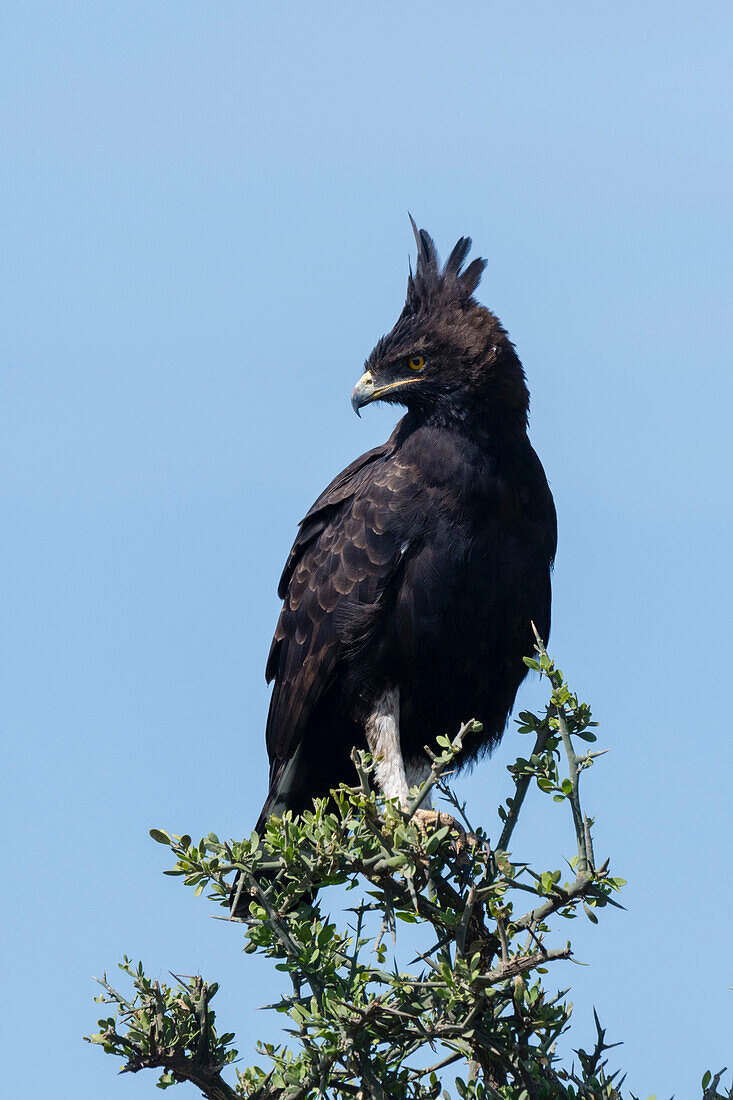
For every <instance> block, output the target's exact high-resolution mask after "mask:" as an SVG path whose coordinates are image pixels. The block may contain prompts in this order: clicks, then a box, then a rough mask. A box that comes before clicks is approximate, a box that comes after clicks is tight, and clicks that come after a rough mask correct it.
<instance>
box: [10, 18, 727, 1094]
mask: <svg viewBox="0 0 733 1100" xmlns="http://www.w3.org/2000/svg"><path fill="white" fill-rule="evenodd" d="M732 55H733V9H732V8H731V5H730V3H729V2H727V0H725V2H709V3H703V4H682V3H675V2H670V0H666V2H660V0H652V2H650V3H647V4H644V5H639V4H636V3H630V2H621V3H617V4H612V5H611V4H606V5H601V4H589V3H587V2H580V0H578V2H573V3H570V2H562V0H557V2H555V3H552V4H549V3H540V2H524V3H521V4H515V3H510V2H509V0H505V2H502V3H495V2H489V0H482V2H466V3H460V4H450V5H449V4H441V3H435V2H429V0H421V2H420V3H417V2H414V0H405V2H403V3H399V4H394V3H384V2H372V3H369V4H360V5H356V4H337V3H328V4H327V3H318V2H315V3H310V4H298V3H280V2H271V3H267V4H264V3H254V2H250V0H237V2H222V0H215V2H209V3H202V2H199V3H193V2H190V0H175V3H174V2H172V0H161V2H158V3H156V4H151V3H149V2H147V0H146V2H143V0H140V2H130V0H118V2H116V3H114V4H112V3H103V4H100V3H98V2H90V0H86V2H76V3H61V2H58V3H53V2H44V3H39V2H33V0H26V2H24V3H22V4H14V5H10V6H6V10H5V12H4V14H3V16H2V26H1V27H0V123H1V132H2V144H3V150H2V165H3V167H2V172H1V173H0V242H1V244H0V247H1V249H2V257H3V260H2V272H1V273H0V281H1V282H2V286H1V287H0V356H1V360H2V401H1V407H0V417H1V418H2V426H1V439H0V448H1V449H2V470H3V474H2V495H3V514H4V518H3V528H4V534H3V537H2V540H1V541H0V558H1V559H2V563H1V567H2V575H3V578H4V583H3V592H4V594H3V598H2V633H1V638H2V659H1V660H0V678H1V681H2V683H1V684H0V688H1V690H0V699H1V702H0V707H1V714H2V732H3V736H4V739H5V748H4V749H3V756H4V760H3V763H4V767H3V772H4V795H3V806H2V813H3V817H4V818H5V828H4V833H3V835H4V837H5V853H4V863H5V871H4V875H3V890H4V894H5V900H4V916H3V932H4V934H3V939H4V945H5V952H4V956H5V957H4V962H3V977H4V979H5V982H6V985H7V988H8V989H9V990H10V993H9V994H8V993H6V997H5V1003H6V1005H7V1006H9V1007H8V1012H9V1013H10V1015H9V1016H8V1017H7V1019H6V1025H7V1028H9V1029H10V1030H9V1031H8V1032H7V1035H6V1037H7V1038H8V1039H9V1040H10V1041H11V1042H12V1045H13V1058H12V1059H10V1060H8V1059H6V1060H5V1063H4V1068H3V1077H4V1081H3V1086H4V1089H5V1091H7V1094H8V1095H16V1094H19V1093H20V1092H21V1091H22V1092H23V1094H24V1095H31V1094H33V1087H32V1086H30V1093H29V1091H28V1090H29V1086H28V1084H27V1082H28V1076H29V1074H30V1077H31V1079H32V1078H33V1077H34V1075H35V1074H36V1073H37V1074H38V1094H39V1095H40V1094H41V1090H42V1089H43V1090H45V1091H48V1089H49V1088H50V1089H51V1091H52V1092H53V1095H54V1098H55V1100H64V1098H66V1097H74V1098H77V1097H87V1096H97V1095H103V1096H105V1097H109V1098H110V1100H111V1098H117V1097H120V1098H128V1100H134V1098H135V1097H144V1096H150V1095H151V1090H152V1089H153V1087H154V1079H153V1077H152V1075H149V1076H148V1077H147V1078H146V1077H145V1076H140V1077H138V1078H116V1077H115V1066H114V1063H113V1061H112V1060H111V1059H107V1058H105V1057H104V1056H103V1055H101V1054H100V1053H99V1052H98V1051H95V1050H90V1049H89V1048H88V1047H85V1046H83V1045H82V1043H81V1035H82V1034H84V1033H85V1032H87V1031H89V1030H90V1029H93V1027H94V1022H95V1020H96V1012H95V1007H94V1006H93V1004H92V996H93V993H94V987H93V985H92V981H91V976H92V975H93V974H95V973H96V974H98V973H100V972H101V971H102V969H103V968H105V967H106V968H107V969H108V970H112V969H113V967H114V963H115V961H116V960H117V959H118V958H119V957H120V956H121V954H122V953H123V952H124V951H127V952H129V953H130V954H132V955H134V956H135V957H136V958H137V957H141V958H143V960H144V961H145V963H146V965H147V966H148V968H149V969H150V971H152V972H153V973H160V974H162V975H165V973H166V971H167V970H168V969H172V970H178V971H179V972H180V971H182V972H185V973H192V972H194V971H195V970H197V969H200V970H202V971H203V973H204V974H205V975H208V976H210V977H217V978H219V979H220V980H221V981H222V992H221V994H220V997H219V1002H220V1010H221V1014H222V1020H223V1021H226V1024H227V1027H229V1026H231V1027H232V1028H236V1030H237V1031H238V1034H239V1037H240V1046H241V1049H242V1051H243V1053H245V1055H246V1054H248V1053H249V1050H250V1046H251V1043H252V1041H253V1038H254V1036H255V1035H256V1034H264V1033H267V1032H268V1029H269V1032H270V1034H271V1033H272V1030H273V1029H274V1027H275V1025H276V1023H277V1020H276V1019H275V1018H272V1019H267V1018H266V1017H263V1015H262V1014H257V1013H256V1012H255V1011H254V1005H256V1004H257V1003H261V1002H262V1000H263V999H265V998H266V995H267V983H268V981H269V976H270V974H271V971H270V969H269V967H268V966H267V965H266V964H264V963H262V964H260V963H258V962H257V961H256V960H252V959H251V958H249V957H245V956H243V955H241V953H240V950H239V935H238V933H237V931H236V930H234V929H233V928H231V927H230V926H227V925H224V924H219V923H216V922H213V921H210V920H208V918H207V912H208V908H207V905H206V903H205V902H203V901H198V902H194V900H193V898H192V897H191V896H190V895H189V894H188V893H184V892H183V891H182V890H181V888H180V887H179V885H178V884H177V883H176V882H175V881H173V880H171V879H166V878H164V877H162V876H161V874H160V871H161V870H162V868H163V866H165V865H166V864H165V853H164V851H163V849H161V848H159V847H157V846H156V845H155V844H153V843H152V842H151V841H149V840H148V839H147V830H148V828H149V827H150V826H151V825H157V826H162V827H166V828H169V829H172V830H176V831H179V832H183V831H189V832H191V833H194V834H201V833H204V832H208V831H209V830H210V829H214V830H216V831H217V832H219V833H221V834H240V835H241V834H244V833H248V832H249V829H250V827H251V825H252V822H253V820H254V818H255V817H256V814H257V811H258V809H259V806H260V803H261V801H262V797H263V793H264V786H265V774H266V758H265V751H264V745H263V723H264V716H265V713H266V707H267V691H266V688H265V685H264V679H263V666H264V660H265V657H266V653H267V649H268V646H269V641H270V634H271V630H272V627H273V625H274V621H275V617H276V614H277V600H276V596H275V585H276V581H277V577H278V575H279V571H280V567H281V565H282V562H283V559H284V556H285V554H286V552H287V550H288V548H289V545H290V541H291V538H292V536H293V534H294V530H295V523H296V521H297V520H298V519H299V518H300V516H301V515H302V514H303V513H304V512H305V510H306V509H307V508H308V507H309V505H310V503H311V501H312V500H313V499H314V497H315V496H316V495H317V494H318V492H319V491H320V490H321V488H322V487H323V486H324V485H325V484H326V482H327V481H328V480H329V479H330V478H331V476H332V475H333V474H334V473H336V472H337V471H338V470H339V469H340V468H341V467H342V466H343V465H345V464H346V462H348V461H349V460H350V459H351V458H353V457H355V456H356V455H357V454H359V453H360V452H361V451H363V450H365V449H367V448H368V447H370V446H373V445H374V444H375V443H377V442H378V441H380V440H381V439H383V438H384V437H385V435H386V434H387V433H388V432H389V430H390V427H391V424H392V423H393V420H394V412H393V411H392V412H390V411H389V410H379V409H370V410H367V413H366V414H365V416H364V418H363V419H362V420H361V421H358V420H357V419H356V418H355V417H354V415H353V413H352V411H351V408H350V405H349V392H350V389H351V387H352V386H353V384H354V382H355V380H356V379H357V378H358V376H359V374H360V372H361V364H362V362H363V360H364V357H365V356H366V354H367V353H368V352H369V351H370V349H371V347H372V345H373V343H374V341H375V339H376V338H377V337H378V336H379V335H380V334H381V333H382V332H384V331H385V330H388V329H389V328H390V327H391V325H392V323H393V321H394V319H395V317H396V315H397V313H398V311H399V309H400V306H401V303H402V301H403V296H404V289H405V280H406V274H407V261H408V255H409V253H410V249H411V247H412V245H411V234H410V230H409V224H408V221H407V215H406V211H407V209H408V208H409V209H410V210H411V211H412V212H413V213H414V214H415V216H416V218H417V219H418V220H419V222H420V223H421V224H422V225H425V226H426V227H427V228H428V229H429V230H430V231H431V232H432V233H433V234H434V235H435V237H436V240H437V242H438V244H439V247H440V248H441V250H442V252H443V254H444V255H445V254H446V252H447V250H448V249H449V248H450V247H451V246H452V244H453V243H454V241H455V240H456V238H457V237H458V236H459V235H461V234H464V233H467V234H470V235H471V236H472V237H473V238H474V242H475V247H476V249H477V251H478V252H479V253H480V254H483V255H485V256H487V257H488V258H489V267H488V270H487V273H486V275H485V278H484V282H483V284H482V289H481V296H482V300H483V301H485V302H486V303H487V304H489V305H490V306H491V307H492V308H494V309H495V310H496V312H497V313H498V314H499V316H500V317H501V318H502V319H503V321H504V323H505V324H506V326H507V327H508V328H509V330H510V332H511V334H512V337H513V339H514V340H515V342H516V344H517V347H518V350H519V352H520V355H521V356H522V359H523V361H524V363H525V366H526V370H527V374H528V378H529V382H530V388H531V391H532V438H533V441H534V443H535V446H536V448H537V450H538V451H539V453H540V454H541V456H542V459H543V461H544V464H545V467H546V469H547V471H548V475H549V477H550V479H551V483H552V487H553V490H554V493H555V497H556V501H557V506H558V512H559V518H560V547H559V552H558V559H557V569H556V581H555V625H554V632H553V638H552V646H551V648H552V650H553V652H554V653H555V654H556V655H557V656H558V658H559V659H560V661H561V664H562V665H563V667H564V668H565V669H566V671H567V672H568V674H569V675H570V677H571V680H572V682H573V684H574V685H576V686H577V688H578V690H579V691H580V692H581V693H582V694H583V695H584V696H585V697H586V698H588V699H589V700H590V701H591V703H592V704H593V706H594V710H595V713H596V717H597V718H598V719H599V720H600V721H601V722H602V731H601V737H602V741H603V743H604V744H605V745H608V746H610V747H611V748H612V750H613V751H612V752H611V753H609V754H608V756H606V757H604V760H603V762H602V766H599V767H598V768H597V769H596V770H595V771H594V772H593V773H591V774H590V775H589V776H588V780H587V782H586V802H587V806H588V809H589V810H590V811H591V812H595V813H596V815H597V817H598V826H597V830H596V832H597V850H598V852H599V853H600V854H604V855H605V854H606V852H610V854H611V855H612V856H613V866H614V868H615V870H616V872H617V873H618V874H620V875H623V876H624V877H625V878H627V879H628V880H629V887H628V889H627V891H626V898H625V901H626V904H627V906H628V911H627V912H626V913H625V914H624V913H613V914H609V915H608V916H607V918H606V919H605V920H603V922H602V924H601V926H600V928H598V929H593V928H591V926H590V925H585V924H584V923H582V922H580V921H578V922H576V924H575V925H574V926H573V931H574V932H575V941H574V942H575V946H576V949H577V952H578V956H579V957H580V958H582V959H584V960H585V961H586V962H588V963H589V964H590V965H589V966H588V967H587V968H585V969H583V968H578V967H572V966H569V967H567V968H566V970H565V971H558V972H557V974H558V977H557V980H558V982H564V983H565V984H567V983H570V982H572V984H573V999H574V1000H575V1002H576V1005H577V1017H576V1022H575V1029H576V1030H575V1031H574V1033H573V1039H575V1040H577V1042H576V1043H574V1044H569V1045H577V1043H579V1042H582V1041H583V1040H584V1039H585V1038H587V1037H588V1036H589V1034H590V1031H591V1018H590V1011H591V1004H592V1003H593V1002H595V1004H596V1006H597V1008H598V1011H599V1013H600V1014H601V1017H602V1019H603V1021H604V1022H605V1023H606V1025H607V1026H608V1029H609V1034H610V1035H611V1037H612V1038H613V1039H619V1040H623V1041H624V1044H625V1045H624V1046H623V1047H621V1048H619V1050H618V1051H617V1052H616V1054H617V1061H618V1062H619V1063H620V1064H623V1065H624V1066H625V1068H626V1069H627V1070H628V1073H629V1078H628V1081H629V1085H630V1086H631V1087H632V1088H633V1090H634V1091H635V1092H637V1093H638V1094H640V1095H641V1096H643V1097H646V1096H648V1095H649V1094H650V1093H652V1092H654V1091H656V1092H657V1094H658V1096H659V1097H660V1100H662V1098H663V1097H667V1096H669V1095H670V1094H671V1093H672V1092H674V1093H675V1094H676V1095H677V1096H678V1097H688V1096H694V1095H695V1094H696V1090H697V1083H698V1082H699V1079H700V1076H701V1074H702V1071H703V1070H704V1069H705V1068H707V1067H708V1066H709V1065H710V1066H712V1068H714V1069H715V1068H719V1067H720V1066H722V1065H723V1064H726V1063H727V1064H728V1065H730V1064H731V1057H732V1053H731V1045H730V1036H731V1009H732V1008H733V993H731V992H730V989H729V987H730V986H731V985H733V965H732V960H731V952H730V935H729V931H728V925H729V920H730V912H731V908H732V907H733V885H731V883H732V881H733V880H732V879H731V874H730V866H731V835H732V834H733V821H732V819H731V785H732V784H731V764H730V748H729V744H730V721H729V718H728V711H729V704H730V673H729V661H728V657H727V652H728V650H729V648H730V633H731V629H733V627H732V625H731V624H732V623H733V608H732V607H731V602H732V601H731V569H730V558H731V541H732V535H733V530H732V524H731V518H730V501H731V487H730V470H731V460H732V455H731V431H730V418H731V402H732V399H733V386H732V384H731V356H730V321H729V318H730V314H731V294H732V290H733V287H732V280H731V266H732V265H731V256H732V255H733V240H732V239H731V237H732V234H731V227H732V220H731V185H732V184H733V180H732V179H731V175H732V173H731V132H732V129H733V127H732V122H733V120H732V118H731V114H732V113H733V111H732V109H731V104H732V103H733V77H732V74H733V56H732ZM536 698H537V695H536V689H530V690H529V692H528V693H527V695H525V699H536ZM520 746H521V748H524V742H523V741H521V742H520V739H519V738H518V737H517V736H516V735H511V734H510V735H508V736H507V738H506V739H505V743H504V745H503V746H502V749H501V750H500V752H499V754H498V755H497V757H496V758H495V759H494V760H493V761H492V762H489V763H488V764H485V765H484V766H482V767H481V768H480V769H479V770H477V771H476V772H475V774H474V775H473V776H471V777H470V778H468V779H466V780H464V781H461V783H460V784H459V786H460V790H461V791H462V792H463V793H464V794H465V795H466V796H467V797H468V798H469V803H470V806H471V810H472V813H473V815H474V817H475V818H477V819H479V820H484V821H485V822H486V823H487V824H489V823H490V822H491V820H492V814H493V807H494V806H495V804H496V802H498V801H499V800H500V799H502V798H503V797H505V795H506V794H507V793H508V789H507V777H506V773H505V772H504V765H505V764H506V762H507V761H508V760H509V759H510V757H513V756H514V755H516V753H517V751H518V750H519V749H520ZM526 817H527V820H526V822H525V825H524V830H523V832H522V833H521V836H520V837H519V838H518V844H519V843H521V846H522V851H523V853H530V852H531V853H534V854H536V855H537V856H538V858H540V859H541V858H542V857H543V855H544V854H547V856H548V858H549V859H550V860H552V859H553V858H554V857H555V855H556V853H557V852H558V851H566V850H567V852H568V854H570V852H571V849H572V841H571V837H570V835H569V833H568V832H567V830H566V829H565V828H564V825H565V823H564V822H562V826H563V827H561V825H560V822H559V821H558V822H556V821H555V820H554V818H551V815H549V816H548V815H547V814H546V813H545V808H544V806H542V805H540V800H538V799H535V800H533V801H532V802H531V803H530V805H529V807H528V811H527V815H526ZM255 983H259V984H258V985H257V986H256V988H252V987H253V986H254V985H255ZM263 990H264V992H263ZM6 1015H7V1014H6ZM44 1019H45V1020H46V1021H47V1022H46V1023H44V1024H41V1022H40V1021H42V1020H44ZM39 1041H40V1042H41V1045H42V1048H43V1049H38V1043H39ZM181 1089H182V1095H183V1092H184V1091H185V1090H186V1089H188V1086H181ZM189 1091H190V1094H191V1095H193V1090H189Z"/></svg>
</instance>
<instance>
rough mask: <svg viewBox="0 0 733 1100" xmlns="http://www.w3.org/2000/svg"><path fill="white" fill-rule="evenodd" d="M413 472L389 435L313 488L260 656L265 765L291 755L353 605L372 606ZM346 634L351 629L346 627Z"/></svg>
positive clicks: (399, 541) (398, 536) (396, 558)
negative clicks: (265, 705)
mask: <svg viewBox="0 0 733 1100" xmlns="http://www.w3.org/2000/svg"><path fill="white" fill-rule="evenodd" d="M413 482H414V476H413V472H412V471H411V470H410V469H409V468H408V467H406V466H403V465H401V464H400V462H399V459H398V458H395V456H394V454H393V443H392V440H390V441H389V442H388V443H386V444H384V445H383V446H382V447H378V448H376V449H375V450H373V451H370V452H368V453H367V454H365V455H362V456H361V458H359V459H357V460H356V461H355V462H353V463H352V464H351V465H350V466H348V467H347V468H346V469H345V470H344V471H343V472H342V473H341V474H339V476H338V477H337V478H335V479H334V481H333V482H332V483H331V484H330V485H329V487H328V488H327V489H326V490H325V492H323V493H322V494H321V496H320V497H319V498H318V500H317V501H316V503H315V504H314V505H313V507H312V508H311V510H310V511H309V512H308V514H307V516H306V517H305V519H304V520H303V521H302V523H301V524H300V531H299V533H298V536H297V538H296V540H295V543H294V545H293V548H292V550H291V552H290V556H289V558H288V561H287V564H286V566H285V570H284V572H283V575H282V579H281V581H280V586H279V589H278V592H279V594H280V596H281V597H282V599H283V608H282V612H281V614H280V619H279V621H278V624H277V628H276V631H275V636H274V638H273V642H272V648H271V650H270V656H269V658H268V661H267V670H266V676H267V680H268V682H270V681H271V680H274V681H275V686H274V689H273V695H272V699H271V701H270V711H269V715H268V720H267V750H268V754H269V757H270V764H271V768H272V769H276V768H277V767H278V765H279V764H281V763H282V762H283V761H285V760H288V759H290V758H291V757H292V756H293V754H294V753H295V751H296V750H297V747H298V745H299V743H300V740H301V738H302V734H303V731H304V729H305V726H306V724H307V722H308V719H309V717H310V715H311V713H312V711H313V707H314V706H315V704H316V703H317V701H318V699H319V698H320V697H321V695H322V694H323V692H324V691H325V690H326V689H327V688H328V686H329V684H330V683H331V681H332V678H333V676H334V672H335V669H336V665H337V663H338V661H339V658H340V657H342V656H343V655H344V652H345V649H346V647H347V645H348V639H349V637H350V630H351V627H353V623H354V614H353V613H354V612H358V609H359V608H365V609H368V608H369V607H370V606H371V607H374V606H375V605H376V604H377V602H378V601H379V598H380V596H381V594H382V593H383V592H384V589H385V587H386V585H387V583H388V582H389V580H390V578H391V577H392V576H393V575H394V573H395V570H396V569H397V568H398V566H399V564H400V562H401V560H402V559H403V557H404V554H405V552H406V550H407V548H408V546H409V542H410V531H409V526H410V522H411V521H410V520H409V518H407V517H408V516H409V515H412V516H414V515H415V509H410V508H409V507H407V508H406V504H408V502H409V501H410V499H411V497H412V496H413V495H414V494H416V493H417V487H416V486H415V485H414V484H413ZM351 633H352V634H353V630H352V631H351Z"/></svg>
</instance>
